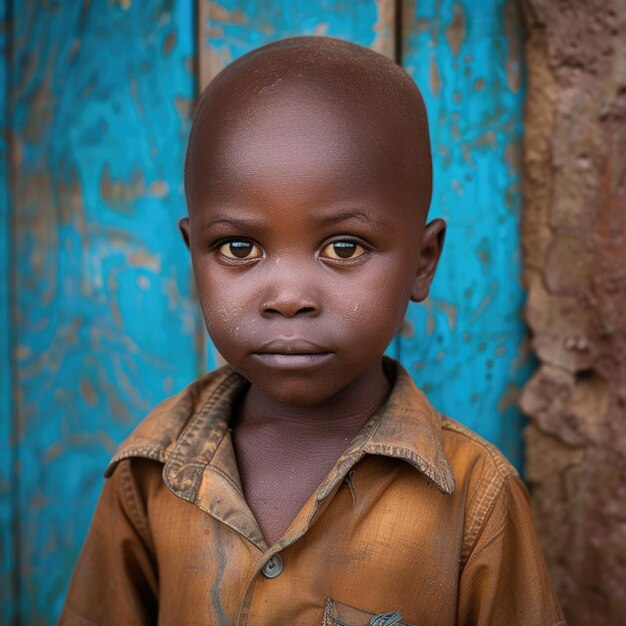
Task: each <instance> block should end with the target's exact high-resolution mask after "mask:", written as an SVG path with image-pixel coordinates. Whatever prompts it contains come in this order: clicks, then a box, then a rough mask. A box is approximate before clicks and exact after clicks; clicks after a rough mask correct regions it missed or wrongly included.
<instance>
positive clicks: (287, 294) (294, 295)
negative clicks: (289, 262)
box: [260, 270, 321, 318]
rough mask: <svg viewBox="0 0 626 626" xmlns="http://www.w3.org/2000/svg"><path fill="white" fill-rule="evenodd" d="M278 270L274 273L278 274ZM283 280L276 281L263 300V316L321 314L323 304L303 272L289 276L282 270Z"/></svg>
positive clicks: (289, 316)
mask: <svg viewBox="0 0 626 626" xmlns="http://www.w3.org/2000/svg"><path fill="white" fill-rule="evenodd" d="M276 273H277V272H276V270H275V271H274V274H276ZM281 274H282V276H281V280H279V281H274V282H273V283H272V285H271V286H270V287H269V289H268V290H267V292H266V295H265V297H264V298H263V299H262V301H261V306H260V312H261V315H262V316H263V317H271V316H274V315H280V316H282V317H287V318H291V317H295V316H297V315H306V316H310V317H315V316H317V315H319V313H320V311H321V306H320V302H319V299H318V298H317V297H316V296H315V291H316V290H315V289H313V288H312V287H311V285H310V283H308V282H307V281H306V280H305V279H304V277H303V276H302V274H300V275H296V276H292V277H288V276H285V275H284V273H283V272H281Z"/></svg>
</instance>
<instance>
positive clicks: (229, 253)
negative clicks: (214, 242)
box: [218, 239, 263, 261]
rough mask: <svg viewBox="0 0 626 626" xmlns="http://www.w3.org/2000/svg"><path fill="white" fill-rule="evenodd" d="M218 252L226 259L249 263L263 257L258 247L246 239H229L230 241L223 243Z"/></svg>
mask: <svg viewBox="0 0 626 626" xmlns="http://www.w3.org/2000/svg"><path fill="white" fill-rule="evenodd" d="M218 250H219V253H220V254H221V255H222V256H225V257H226V258H227V259H241V260H244V261H249V260H251V259H260V258H261V256H263V255H262V253H261V250H260V248H259V246H257V245H256V244H254V243H252V242H251V241H248V240H246V239H231V241H227V242H225V243H223V244H222V245H221V246H220V247H219V248H218Z"/></svg>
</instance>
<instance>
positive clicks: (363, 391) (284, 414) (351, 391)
mask: <svg viewBox="0 0 626 626" xmlns="http://www.w3.org/2000/svg"><path fill="white" fill-rule="evenodd" d="M389 390H390V384H389V381H388V380H387V378H386V376H385V374H384V372H383V369H382V362H381V361H379V362H376V363H375V364H374V365H373V366H372V367H370V368H369V369H368V370H366V371H365V372H364V373H363V374H362V375H361V376H360V377H359V378H358V379H357V380H355V381H353V382H352V383H351V384H350V385H348V386H347V387H345V388H344V389H342V390H341V391H340V392H338V393H336V394H335V395H334V396H331V397H330V398H328V399H325V400H323V401H322V402H319V403H317V404H315V405H312V406H290V405H285V404H282V403H280V402H276V401H275V400H273V399H272V398H271V397H270V396H268V395H267V394H266V393H264V392H263V391H261V390H260V389H258V388H257V387H255V386H254V385H252V386H251V387H250V389H249V390H248V392H247V394H246V396H245V398H244V400H243V402H242V405H241V407H240V410H239V412H238V416H237V422H238V424H241V425H242V424H246V425H252V424H258V425H260V424H272V425H273V426H274V427H275V428H281V427H284V428H285V429H289V430H290V431H292V432H293V434H294V435H296V436H297V434H298V433H300V434H303V435H304V434H306V433H311V434H314V433H318V432H323V433H326V434H332V435H333V436H338V437H343V436H352V435H354V434H356V432H358V431H359V430H360V429H361V428H362V427H363V425H364V424H365V423H366V422H367V420H368V419H369V418H370V416H371V415H372V414H373V413H374V412H375V411H376V410H377V409H378V408H379V407H380V406H382V405H383V404H384V402H385V400H386V399H387V396H388V395H389Z"/></svg>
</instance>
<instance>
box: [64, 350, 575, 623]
mask: <svg viewBox="0 0 626 626" xmlns="http://www.w3.org/2000/svg"><path fill="white" fill-rule="evenodd" d="M387 366H388V367H390V368H391V369H394V364H393V363H391V362H387ZM395 369H396V381H395V384H394V387H393V390H392V392H391V395H390V397H389V400H388V401H387V403H386V404H385V406H383V407H382V409H380V410H379V411H378V412H377V413H376V414H375V415H373V416H372V418H371V419H370V420H369V422H368V423H367V424H366V425H365V427H364V428H363V429H362V431H361V432H360V433H359V434H358V435H357V436H356V437H355V438H354V440H353V441H352V443H351V444H350V446H349V447H348V448H347V449H346V451H345V452H344V454H343V455H342V456H341V457H340V458H339V460H338V461H337V463H336V465H335V467H334V468H333V469H332V471H331V472H330V473H329V474H328V476H327V477H326V478H325V479H324V480H323V481H322V483H321V484H320V485H319V487H318V488H317V490H316V491H315V493H313V494H311V497H310V498H309V500H308V501H307V502H306V504H305V505H304V507H303V508H302V510H301V511H300V512H299V513H298V514H297V516H296V517H295V519H294V520H293V522H292V524H291V526H290V527H289V528H288V530H287V531H286V532H285V534H284V535H283V536H282V537H281V539H280V540H279V541H278V542H276V543H275V544H274V545H271V546H268V545H267V543H266V542H265V539H264V538H263V535H262V533H261V530H260V528H259V525H258V523H257V522H256V520H255V518H254V516H253V514H252V512H251V511H250V508H249V507H248V505H247V503H246V501H245V498H244V495H243V491H242V488H241V480H240V478H239V473H238V470H237V462H236V459H235V454H234V450H233V445H232V439H231V433H230V431H229V428H228V423H229V419H230V416H231V414H232V408H233V405H234V403H235V402H236V401H237V398H238V397H240V395H241V393H242V392H243V391H244V389H245V388H246V385H247V384H248V383H247V382H246V381H245V380H244V379H242V378H241V377H240V376H239V375H238V374H237V373H235V372H234V371H233V370H232V369H230V368H228V367H225V368H222V369H220V370H218V371H216V372H214V373H211V374H208V375H207V376H205V377H204V378H202V379H200V380H198V381H196V382H195V383H193V384H192V385H191V386H189V387H188V388H187V389H186V390H184V391H183V392H182V393H180V394H178V395H177V396H175V397H173V398H171V399H169V400H166V401H165V402H164V403H162V404H161V405H160V406H158V407H157V408H156V409H155V410H154V411H153V412H152V413H151V414H150V415H148V417H147V418H146V419H145V420H144V421H143V422H142V423H141V424H140V425H139V426H138V427H137V429H136V430H135V431H134V433H133V434H132V435H131V436H130V437H129V438H128V439H127V440H126V441H125V442H124V443H123V445H122V446H121V447H120V449H119V450H118V451H117V453H116V455H115V456H114V458H113V460H112V461H111V464H110V466H109V468H108V469H107V476H109V480H108V481H107V483H106V485H105V488H104V490H103V492H102V496H101V498H100V502H99V504H98V508H97V510H96V513H95V517H94V520H93V522H92V526H91V529H90V531H89V535H88V537H87V540H86V542H85V545H84V548H83V551H82V554H81V556H80V559H79V562H78V564H77V566H76V570H75V572H74V576H73V579H72V583H71V586H70V590H69V593H68V597H67V602H66V606H65V609H64V611H63V614H62V616H61V620H60V624H63V625H71V624H79V625H86V624H100V625H105V624H111V625H115V626H120V625H125V626H127V625H132V624H156V623H158V624H168V625H169V624H172V625H186V624H188V625H192V624H193V625H196V624H198V625H199V624H212V625H213V624H214V625H222V624H224V625H225V624H250V625H263V626H265V625H267V626H269V625H273V626H275V625H277V624H281V625H282V624H296V625H302V626H305V625H311V626H313V625H315V626H319V625H344V626H346V625H347V626H357V625H358V626H361V625H365V624H372V625H374V626H376V625H378V626H383V625H391V624H397V625H398V626H400V625H402V624H413V625H418V624H428V625H429V626H433V625H434V626H444V625H448V624H450V625H452V624H494V625H498V626H502V625H506V626H512V625H515V624H523V625H524V626H540V625H544V624H545V625H548V624H562V623H564V622H563V621H562V620H563V616H562V613H561V610H560V608H559V605H558V602H557V600H556V597H555V595H554V592H553V589H552V585H551V584H550V580H549V578H548V575H547V572H546V568H545V565H544V561H543V558H542V555H541V552H540V549H539V547H538V545H537V540H536V537H535V531H534V529H533V523H532V516H531V512H530V508H529V504H528V495H527V492H526V489H525V487H524V485H523V483H522V482H521V481H520V479H519V478H518V476H517V474H516V472H515V470H514V469H513V468H512V467H511V466H510V465H509V463H508V462H507V461H506V460H505V459H504V457H503V456H502V455H501V454H500V453H499V452H498V451H497V450H496V449H495V448H494V447H493V446H491V445H490V444H488V443H486V442H485V441H484V440H482V439H481V438H480V437H478V436H477V435H475V434H474V433H472V432H471V431H470V430H468V429H467V428H465V427H464V426H462V425H460V424H459V423H457V422H455V421H453V420H451V419H449V418H447V417H444V416H442V415H440V414H439V413H437V412H436V411H435V410H434V409H433V408H432V406H431V405H430V404H429V402H428V401H427V400H426V398H425V397H424V395H423V394H422V393H421V392H420V391H419V390H418V389H417V388H416V387H415V386H414V384H413V382H412V380H411V378H410V376H409V375H408V374H407V373H406V372H405V371H404V370H403V369H402V367H401V366H400V365H397V364H396V365H395Z"/></svg>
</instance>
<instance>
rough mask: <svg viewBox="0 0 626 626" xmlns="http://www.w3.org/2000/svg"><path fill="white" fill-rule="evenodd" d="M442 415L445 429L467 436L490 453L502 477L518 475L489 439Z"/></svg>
mask: <svg viewBox="0 0 626 626" xmlns="http://www.w3.org/2000/svg"><path fill="white" fill-rule="evenodd" d="M440 416H441V427H442V429H445V430H450V431H452V432H454V433H457V434H458V435H461V436H462V437H465V438H467V439H469V440H470V441H472V442H473V443H475V444H476V445H478V446H480V447H481V448H482V449H483V450H485V451H487V452H488V453H489V458H490V459H491V460H492V461H493V464H494V466H495V468H496V470H497V471H498V474H499V475H500V477H501V478H503V479H507V478H509V477H511V476H518V473H517V471H516V470H515V468H514V467H513V466H511V465H510V464H509V462H508V461H507V460H506V459H505V458H504V457H503V456H502V454H501V453H500V451H499V450H498V449H497V448H496V447H495V446H494V445H492V444H490V443H489V442H488V441H485V440H484V439H482V438H481V437H480V436H479V435H476V433H473V432H472V431H470V430H469V429H467V428H464V427H463V426H461V424H457V423H455V422H454V421H453V420H452V419H450V418H449V417H448V416H447V415H444V414H440Z"/></svg>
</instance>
